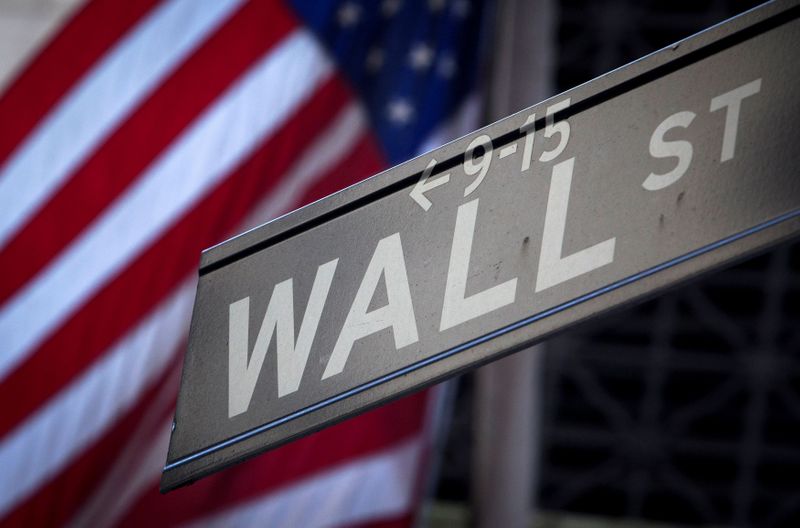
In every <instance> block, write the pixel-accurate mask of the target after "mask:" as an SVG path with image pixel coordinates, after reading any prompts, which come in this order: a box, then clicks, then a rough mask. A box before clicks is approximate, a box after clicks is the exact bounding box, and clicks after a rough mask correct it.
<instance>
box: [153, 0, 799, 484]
mask: <svg viewBox="0 0 800 528" xmlns="http://www.w3.org/2000/svg"><path fill="white" fill-rule="evenodd" d="M799 11H800V6H798V2H788V3H778V4H769V5H766V6H763V7H761V8H759V9H757V10H755V11H752V12H749V13H748V14H746V15H743V16H741V17H738V18H735V19H733V20H731V21H729V22H727V23H725V24H723V25H720V26H717V27H714V28H712V29H711V30H709V31H706V32H704V33H701V34H699V35H697V36H695V37H692V38H690V39H687V40H685V41H682V42H680V43H678V44H675V45H674V46H672V47H671V48H668V49H665V50H662V51H660V52H658V53H656V54H653V55H650V56H648V57H646V58H645V59H643V60H640V61H638V62H635V63H633V64H630V65H628V66H626V67H624V68H621V69H619V70H616V71H614V72H612V73H610V74H608V75H606V76H604V77H601V78H598V79H596V80H594V81H592V82H590V83H587V84H585V85H582V86H579V87H577V88H575V89H573V90H570V91H568V92H566V93H564V94H561V95H559V96H557V97H554V98H552V99H550V100H548V101H545V102H543V103H541V104H539V105H536V106H533V107H531V108H529V109H527V110H525V111H523V112H520V113H518V114H515V115H513V116H511V117H508V118H506V119H504V120H502V121H500V122H498V123H495V124H493V125H491V126H489V127H486V128H484V129H482V130H478V131H476V132H475V133H473V134H471V135H469V136H467V137H464V138H462V139H460V140H458V141H455V142H453V143H451V144H449V145H446V146H444V147H442V148H440V149H438V150H436V151H433V152H431V153H429V154H426V155H424V156H421V157H419V158H417V159H414V160H412V161H410V162H408V163H404V164H403V165H400V166H397V167H395V168H393V169H391V170H388V171H386V172H384V173H382V174H379V175H378V176H375V177H374V178H371V179H369V180H367V181H365V182H363V183H361V184H359V185H356V186H354V187H351V188H349V189H347V190H345V191H343V192H341V193H339V194H336V195H333V196H330V197H328V198H326V199H324V200H322V201H320V202H317V203H315V204H312V205H310V206H308V207H306V208H303V209H300V210H298V211H296V212H294V213H292V214H290V215H287V216H285V217H283V218H280V219H278V220H276V221H274V222H271V223H269V224H266V225H263V226H261V227H259V228H257V229H255V230H252V231H249V232H247V233H244V234H243V235H241V236H239V237H237V238H234V239H232V240H230V241H228V242H226V243H224V244H222V245H220V246H217V247H214V248H211V249H209V250H207V251H206V252H205V253H204V254H203V257H202V263H201V267H200V281H199V284H198V288H197V299H196V304H195V309H194V315H193V319H192V326H191V332H190V337H189V350H188V353H187V355H186V359H185V363H184V370H183V379H182V383H181V392H180V397H179V400H178V407H177V411H176V418H175V426H174V430H173V432H172V438H171V442H170V448H169V455H168V458H167V465H166V467H165V468H164V474H163V478H162V483H161V486H162V489H163V490H169V489H172V488H175V487H177V486H180V485H183V484H186V483H188V482H191V481H193V480H195V479H197V478H200V477H202V476H204V475H206V474H208V473H210V472H213V471H216V470H218V469H220V468H222V467H224V466H227V465H230V464H233V463H235V462H238V461H241V460H243V459H245V458H247V457H250V456H252V455H254V454H256V453H258V452H261V451H263V450H265V449H269V448H272V447H275V446H277V445H279V444H282V443H285V442H287V441H289V440H292V439H294V438H297V437H298V436H301V435H304V434H307V433H309V432H311V431H314V430H317V429H320V428H322V427H324V426H326V425H329V424H331V423H333V422H336V421H338V420H342V419H344V418H345V417H348V416H351V415H353V414H355V413H358V412H361V411H363V410H365V409H367V408H369V407H372V406H375V405H378V404H380V403H382V402H385V401H387V400H389V399H392V398H395V397H397V396H399V395H401V394H404V393H407V392H409V391H412V390H414V389H417V388H419V387H422V386H425V385H429V384H431V383H433V382H436V381H439V380H441V379H444V378H446V377H449V376H452V375H453V374H455V373H458V372H461V371H463V370H464V369H467V368H470V367H475V366H477V365H480V364H482V363H485V362H487V361H491V360H493V359H497V358H499V357H501V356H503V355H504V354H508V353H510V352H513V351H515V350H518V349H519V348H521V347H523V346H527V345H529V344H531V343H533V342H535V341H538V340H541V339H543V338H544V337H546V336H548V335H550V334H552V333H553V332H555V331H558V330H561V329H563V328H565V327H567V326H570V325H572V324H574V323H576V322H579V321H582V320H585V319H587V318H589V317H592V316H595V315H597V314H599V313H601V312H605V311H607V310H609V309H611V308H615V307H619V306H622V305H625V304H627V303H630V302H632V301H634V300H640V299H642V298H644V297H646V296H648V295H652V294H654V293H655V292H658V291H662V290H663V289H664V288H666V287H669V286H672V285H674V284H676V283H678V282H682V281H685V280H686V279H689V278H691V277H694V276H696V275H698V274H699V273H701V272H704V271H707V270H710V269H713V268H715V267H718V266H720V265H722V264H724V263H727V262H730V261H731V260H733V259H736V258H740V257H741V256H743V255H746V254H750V253H753V252H755V251H758V250H760V249H763V248H765V247H768V246H770V245H773V244H775V243H777V242H779V241H781V240H784V239H786V238H788V237H791V236H794V235H797V234H798V233H800V154H798V152H799V151H800V89H799V88H798V87H799V86H800V21H798V14H799Z"/></svg>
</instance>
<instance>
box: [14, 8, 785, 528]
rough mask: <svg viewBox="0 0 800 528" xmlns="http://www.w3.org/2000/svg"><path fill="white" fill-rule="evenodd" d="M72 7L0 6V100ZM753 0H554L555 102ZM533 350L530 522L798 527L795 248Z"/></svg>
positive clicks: (461, 451) (459, 453)
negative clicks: (536, 372) (538, 354)
mask: <svg viewBox="0 0 800 528" xmlns="http://www.w3.org/2000/svg"><path fill="white" fill-rule="evenodd" d="M76 3H77V2H75V1H72V0H3V1H2V2H0V91H2V89H3V86H4V85H5V84H6V83H8V82H9V79H10V75H11V72H13V71H15V70H16V69H17V68H19V65H20V64H22V63H23V62H24V59H25V57H26V56H28V55H29V53H31V52H32V50H34V49H35V47H36V46H37V44H38V42H39V39H40V38H41V37H42V36H43V35H45V34H47V32H48V31H49V30H50V29H51V28H52V27H54V26H56V25H57V24H58V23H59V21H61V20H63V18H64V17H66V16H68V15H69V14H70V12H71V10H72V9H73V8H74V5H75V4H76ZM435 3H436V4H439V3H442V4H443V3H444V2H435ZM757 3H758V2H741V1H733V0H707V1H692V2H672V1H634V0H603V1H588V0H584V1H574V0H563V1H557V0H554V1H553V2H552V3H549V4H548V5H550V6H552V8H553V10H552V13H551V15H552V24H553V26H552V27H553V33H552V37H553V39H552V42H551V43H550V46H549V49H550V50H551V53H552V56H551V61H552V65H553V69H554V71H553V82H554V84H555V87H554V88H555V92H558V91H562V90H565V89H568V88H570V87H572V86H575V85H577V84H579V83H582V82H585V81H587V80H590V79H591V78H593V77H596V76H598V75H601V74H603V73H606V72H607V71H609V70H611V69H613V68H616V67H618V66H621V65H623V64H625V63H626V62H629V61H631V60H635V59H637V58H639V57H641V56H644V55H646V54H647V53H650V52H652V51H654V50H656V49H659V48H660V47H663V46H665V45H668V44H670V43H672V42H674V41H676V40H679V39H681V38H684V37H687V36H689V35H691V34H692V33H695V32H697V31H700V30H702V29H704V28H706V27H708V26H710V25H713V24H715V23H717V22H721V21H723V20H725V19H726V18H729V17H731V16H733V15H736V14H738V13H740V12H742V11H744V10H746V9H748V8H749V7H752V6H754V5H756V4H757ZM432 4H433V3H432ZM490 12H491V11H490ZM487 16H488V15H487ZM488 53H491V52H488ZM787 60H792V59H791V58H790V57H789V56H787ZM484 84H486V83H484ZM483 88H484V89H485V88H487V87H486V86H484V87H483ZM552 88H553V87H551V91H552ZM523 91H524V90H523ZM537 101H538V99H537V98H532V99H531V100H529V101H527V103H528V104H533V103H535V102H537ZM486 111H487V110H486V109H484V112H486ZM2 126H4V125H3V124H2V123H0V127H2ZM542 354H543V355H542V358H541V365H540V368H541V373H540V378H541V380H542V383H541V384H540V385H538V386H537V387H536V388H535V390H536V391H537V395H536V401H535V405H536V406H537V408H536V419H537V420H538V422H537V423H538V430H539V431H540V435H539V436H538V438H537V439H536V441H535V442H534V445H519V446H517V449H519V450H520V451H519V453H523V452H526V453H527V455H529V456H530V457H532V458H533V460H534V461H535V464H534V465H535V467H536V468H538V469H537V474H536V477H535V479H534V485H533V486H532V488H533V489H532V491H531V497H530V505H531V512H532V513H531V519H530V521H531V523H532V525H535V526H543V527H544V526H553V527H565V528H566V527H594V526H618V525H622V526H652V527H665V526H737V527H738V526H741V527H744V526H754V527H756V526H757V527H761V526H764V527H768V526H786V527H792V526H800V482H799V481H798V476H797V475H798V474H799V473H800V244H790V245H784V246H782V247H779V248H777V249H775V250H774V251H771V252H770V253H768V254H765V255H761V256H759V257H756V258H754V259H751V260H748V261H746V262H743V263H741V264H739V265H737V266H734V267H732V268H730V269H727V270H724V271H721V272H718V273H715V274H713V275H710V276H708V277H706V278H704V279H702V280H701V281H698V282H695V283H693V284H691V285H689V286H686V287H684V288H681V289H679V290H676V291H674V292H672V293H669V294H667V295H664V296H662V297H660V298H658V299H655V300H652V301H649V302H647V303H645V304H642V305H640V306H638V307H636V308H634V309H631V310H627V311H625V312H623V313H620V314H617V315H613V316H609V317H604V318H603V319H599V320H596V321H594V322H592V323H590V324H587V325H585V326H583V327H581V328H579V329H577V330H574V331H570V332H568V333H565V334H563V335H561V336H560V337H558V338H555V339H553V340H550V341H549V342H548V343H547V346H546V348H545V349H544V351H543V352H542ZM475 385H476V384H475V378H474V375H466V376H463V377H461V378H460V379H459V380H458V383H457V385H456V389H455V398H454V404H453V405H454V408H453V414H452V419H451V420H450V422H449V426H448V427H447V429H446V431H445V435H444V439H443V443H442V454H441V456H442V458H441V460H440V462H439V463H438V464H432V467H434V466H435V468H436V469H438V474H437V475H436V477H435V481H434V482H433V484H432V485H431V488H432V495H433V497H432V503H431V504H432V507H431V509H430V512H429V517H428V518H427V519H428V521H429V522H430V523H431V524H432V525H436V526H450V525H462V526H466V525H469V524H470V522H471V516H470V504H471V503H472V502H474V500H475V499H476V497H475V491H474V490H475V488H476V486H475V479H474V471H473V450H474V448H475V431H476V428H477V425H476V421H475V418H474V414H475V413H474V409H475V398H476V397H477V396H476V391H475ZM495 484H496V486H498V487H499V488H502V487H503V486H504V483H502V482H498V483H495Z"/></svg>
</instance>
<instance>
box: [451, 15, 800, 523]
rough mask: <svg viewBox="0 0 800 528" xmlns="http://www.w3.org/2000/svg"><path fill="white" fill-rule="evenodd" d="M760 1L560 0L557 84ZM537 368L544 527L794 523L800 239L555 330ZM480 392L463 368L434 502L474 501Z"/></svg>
mask: <svg viewBox="0 0 800 528" xmlns="http://www.w3.org/2000/svg"><path fill="white" fill-rule="evenodd" d="M758 3H759V2H746V1H745V2H739V1H732V0H706V1H697V2H664V1H659V0H649V1H644V2H639V1H634V0H604V1H601V2H596V1H590V0H578V1H576V0H564V1H562V2H560V4H559V8H560V9H559V11H560V13H559V15H558V17H559V22H558V25H559V29H558V46H557V50H558V57H557V64H558V69H557V81H558V89H559V91H562V90H565V89H568V88H571V87H573V86H575V85H577V84H580V83H582V82H585V81H588V80H590V79H591V78H593V77H596V76H598V75H602V74H603V73H605V72H607V71H609V70H611V69H614V68H616V67H618V66H622V65H624V64H625V63H627V62H630V61H632V60H635V59H637V58H639V57H642V56H644V55H646V54H648V53H650V52H652V51H655V50H657V49H659V48H661V47H663V46H666V45H668V44H671V43H672V42H674V41H676V40H679V39H681V38H684V37H687V36H689V35H691V34H693V33H696V32H698V31H701V30H703V29H705V28H707V27H709V26H711V25H713V24H716V23H718V22H721V21H723V20H725V19H727V18H730V17H731V16H734V15H736V14H738V13H741V12H742V11H744V10H746V9H748V8H750V7H753V6H754V5H757V4H758ZM787 60H791V59H790V58H789V57H788V55H787ZM544 370H545V372H544V375H543V376H544V380H545V385H544V386H543V387H542V388H541V390H542V391H543V392H542V395H541V396H542V397H541V400H542V402H543V407H544V408H543V409H542V411H543V412H542V416H543V423H542V424H541V427H542V432H543V434H542V438H541V444H540V446H539V449H538V453H535V456H537V457H539V460H540V463H539V467H540V470H541V473H540V475H539V476H538V481H539V486H538V489H537V490H536V496H535V497H532V499H531V502H532V504H536V505H537V508H538V510H539V511H540V512H541V513H543V515H542V516H540V521H539V523H538V524H542V525H548V526H549V525H550V524H548V523H549V522H550V521H553V519H562V520H563V519H565V518H576V517H575V516H580V517H578V518H583V519H585V518H586V517H585V516H589V517H590V518H592V519H606V520H608V521H609V522H611V523H612V524H614V525H615V524H616V523H618V522H621V521H622V520H623V519H625V520H628V521H634V520H635V521H637V522H638V521H640V520H641V521H647V522H652V523H668V524H669V525H681V526H683V525H689V526H709V525H711V526H754V527H755V526H758V527H762V526H764V527H770V526H786V527H790V526H800V484H798V480H797V477H796V475H797V473H798V470H800V427H798V425H799V424H800V244H799V243H797V242H795V243H794V244H785V245H783V246H781V247H778V248H776V249H775V250H773V251H771V252H769V253H767V254H763V255H760V256H757V257H755V258H752V259H749V260H747V261H745V262H742V263H740V264H738V265H736V266H733V267H731V268H729V269H726V270H723V271H721V272H717V273H714V274H711V275H709V276H707V277H704V278H703V279H701V280H699V281H696V282H694V283H692V284H689V285H686V286H684V287H682V288H680V289H678V290H675V291H673V292H671V293H669V294H666V295H664V296H661V297H658V298H656V299H654V300H651V301H649V302H646V303H644V304H641V305H639V306H637V307H635V308H633V309H628V310H625V311H623V312H620V313H617V314H614V315H611V316H607V317H604V318H602V319H600V320H596V321H593V322H592V323H590V324H588V325H585V326H583V327H580V328H578V329H576V330H573V331H569V332H567V333H565V334H563V335H561V336H559V337H557V338H555V339H552V340H550V341H548V343H547V350H546V358H545V367H544ZM473 389H474V383H473V381H472V379H471V378H470V377H469V376H465V377H463V378H462V379H461V381H460V386H459V395H458V397H457V405H456V412H455V415H454V419H453V425H452V427H451V430H450V437H449V441H448V444H447V448H446V450H445V455H444V461H443V463H442V475H441V480H440V485H439V489H438V498H439V500H442V501H468V499H469V495H470V479H469V471H470V469H469V460H470V455H469V453H470V449H471V440H470V437H471V435H472V434H473V424H472V415H471V404H470V401H471V398H472V392H473ZM521 448H522V447H521ZM541 519H545V520H547V519H549V521H547V522H545V521H542V520H541ZM598 522H599V521H598ZM556 525H558V526H567V525H569V524H568V523H567V524H556ZM584 525H585V524H584ZM657 525H658V524H657Z"/></svg>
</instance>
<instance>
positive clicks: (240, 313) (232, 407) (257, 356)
mask: <svg viewBox="0 0 800 528" xmlns="http://www.w3.org/2000/svg"><path fill="white" fill-rule="evenodd" d="M338 260H339V259H335V260H332V261H330V262H327V263H325V264H323V265H321V266H320V267H319V268H317V275H316V277H315V279H314V285H313V286H312V287H311V294H310V295H309V299H308V306H307V307H306V311H305V314H304V315H303V321H302V323H301V325H300V332H299V334H298V336H297V342H296V343H295V340H294V295H293V286H292V280H293V279H287V280H285V281H283V282H280V283H278V284H276V285H275V287H274V288H273V289H272V297H270V300H269V305H268V306H267V311H266V313H265V314H264V320H263V322H262V323H261V328H260V329H259V331H258V337H257V338H256V342H255V345H254V346H253V353H252V354H251V355H250V359H249V360H248V353H247V351H248V340H249V335H250V334H249V332H250V328H249V323H250V297H245V298H244V299H240V300H238V301H236V302H234V303H231V305H230V306H229V309H228V311H229V317H230V319H229V321H228V331H229V340H228V417H229V418H232V417H234V416H236V415H238V414H241V413H243V412H245V411H247V408H248V407H249V406H250V400H251V399H252V397H253V391H254V390H255V387H256V382H257V381H258V376H259V374H260V373H261V367H262V366H263V364H264V358H265V357H266V354H267V349H268V348H269V343H270V341H271V340H272V334H273V333H277V351H278V397H282V396H285V395H287V394H290V393H292V392H294V391H296V390H297V389H298V387H299V386H300V379H301V378H302V376H303V371H304V370H305V367H306V362H307V361H308V354H309V352H310V350H311V344H312V343H313V341H314V336H315V335H316V333H317V326H318V325H319V320H320V316H321V315H322V308H323V307H324V306H325V300H326V299H327V298H328V292H329V291H330V287H331V281H332V280H333V274H334V272H335V271H336V264H337V262H338Z"/></svg>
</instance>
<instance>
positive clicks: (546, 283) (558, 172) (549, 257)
mask: <svg viewBox="0 0 800 528" xmlns="http://www.w3.org/2000/svg"><path fill="white" fill-rule="evenodd" d="M574 164H575V158H570V159H568V160H564V161H562V162H561V163H558V164H557V165H555V166H554V167H553V176H552V178H551V179H550V195H549V196H548V198H547V211H546V212H545V217H544V234H543V236H542V250H541V253H540V256H539V272H538V274H537V276H536V291H537V292H540V291H542V290H545V289H547V288H551V287H553V286H555V285H557V284H560V283H562V282H565V281H567V280H569V279H572V278H575V277H577V276H579V275H583V274H584V273H589V272H590V271H592V270H595V269H597V268H600V267H602V266H605V265H606V264H610V263H611V262H613V261H614V246H615V244H616V240H617V239H616V238H609V239H608V240H606V241H604V242H600V243H599V244H595V245H594V246H592V247H589V248H586V249H582V250H580V251H578V252H577V253H573V254H572V255H569V256H566V257H562V256H561V252H562V249H563V245H564V231H565V229H566V225H567V208H568V206H569V190H570V187H571V186H572V169H573V166H574Z"/></svg>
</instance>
